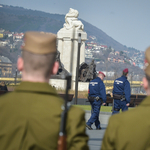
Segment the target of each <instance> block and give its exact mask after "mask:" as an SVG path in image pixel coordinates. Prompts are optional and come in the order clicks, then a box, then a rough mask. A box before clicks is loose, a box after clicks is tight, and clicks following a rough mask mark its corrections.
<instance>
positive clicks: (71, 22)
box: [57, 8, 87, 81]
mask: <svg viewBox="0 0 150 150" xmlns="http://www.w3.org/2000/svg"><path fill="white" fill-rule="evenodd" d="M78 15H79V13H78V11H77V10H74V9H72V8H70V10H69V12H68V13H67V14H66V16H65V22H66V23H64V27H63V28H62V29H60V30H59V31H58V33H57V38H58V51H59V52H60V60H61V62H62V63H63V65H64V68H65V69H66V70H67V71H68V72H70V73H72V80H73V81H75V77H76V66H77V52H78V34H79V33H81V48H80V64H81V63H82V62H85V41H86V40H87V33H86V32H84V25H83V24H82V22H81V21H80V20H78Z"/></svg>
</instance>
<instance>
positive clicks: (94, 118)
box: [87, 100, 102, 128]
mask: <svg viewBox="0 0 150 150" xmlns="http://www.w3.org/2000/svg"><path fill="white" fill-rule="evenodd" d="M90 103H91V107H92V110H91V117H90V119H89V120H88V122H87V125H89V126H90V127H91V125H92V124H93V123H95V126H96V128H100V121H99V112H100V108H101V105H102V103H101V101H100V100H99V101H97V100H94V101H92V102H90Z"/></svg>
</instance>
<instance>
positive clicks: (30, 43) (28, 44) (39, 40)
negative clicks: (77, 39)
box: [22, 31, 56, 54]
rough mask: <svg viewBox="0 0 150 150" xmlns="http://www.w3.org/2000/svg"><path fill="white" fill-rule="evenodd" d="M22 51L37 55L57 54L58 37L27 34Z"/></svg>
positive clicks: (33, 32) (44, 34)
mask: <svg viewBox="0 0 150 150" xmlns="http://www.w3.org/2000/svg"><path fill="white" fill-rule="evenodd" d="M22 50H25V51H29V52H31V53H35V54H48V53H55V52H56V35H55V34H52V33H46V32H35V31H29V32H26V33H25V35H24V43H23V44H22Z"/></svg>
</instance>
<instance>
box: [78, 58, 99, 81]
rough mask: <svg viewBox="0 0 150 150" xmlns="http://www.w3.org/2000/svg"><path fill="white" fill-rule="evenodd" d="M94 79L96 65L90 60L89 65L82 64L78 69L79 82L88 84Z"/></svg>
mask: <svg viewBox="0 0 150 150" xmlns="http://www.w3.org/2000/svg"><path fill="white" fill-rule="evenodd" d="M94 78H96V65H95V63H94V60H92V62H91V63H90V65H87V64H86V63H82V64H81V65H80V67H79V81H82V82H90V81H91V80H93V79H94Z"/></svg>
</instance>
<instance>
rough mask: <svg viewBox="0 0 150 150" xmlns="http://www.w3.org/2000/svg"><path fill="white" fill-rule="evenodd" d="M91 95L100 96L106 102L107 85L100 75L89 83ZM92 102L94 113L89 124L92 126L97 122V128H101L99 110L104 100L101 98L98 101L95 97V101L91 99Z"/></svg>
mask: <svg viewBox="0 0 150 150" xmlns="http://www.w3.org/2000/svg"><path fill="white" fill-rule="evenodd" d="M89 96H90V97H97V96H98V97H99V98H101V99H102V100H103V102H104V103H106V91H105V85H104V83H103V81H102V80H101V79H100V78H99V77H97V78H95V79H94V80H92V81H91V82H90V83H89ZM90 103H91V106H92V113H91V117H90V119H89V120H88V122H87V125H88V126H90V127H91V125H92V124H93V123H94V122H95V126H96V128H100V121H99V112H100V107H101V105H102V102H101V100H98V101H97V100H96V99H94V101H91V102H90Z"/></svg>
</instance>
